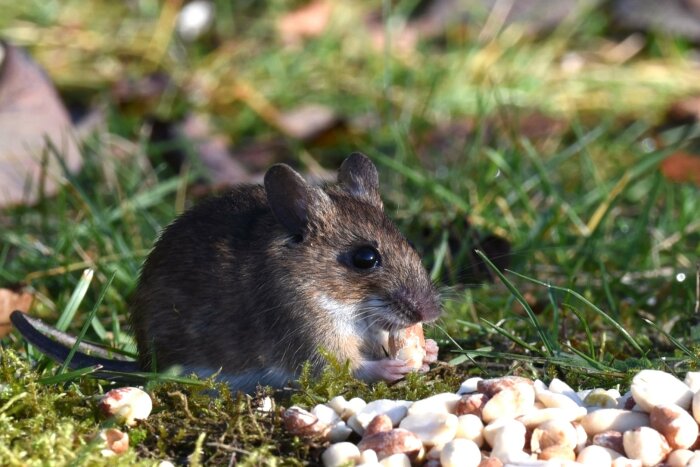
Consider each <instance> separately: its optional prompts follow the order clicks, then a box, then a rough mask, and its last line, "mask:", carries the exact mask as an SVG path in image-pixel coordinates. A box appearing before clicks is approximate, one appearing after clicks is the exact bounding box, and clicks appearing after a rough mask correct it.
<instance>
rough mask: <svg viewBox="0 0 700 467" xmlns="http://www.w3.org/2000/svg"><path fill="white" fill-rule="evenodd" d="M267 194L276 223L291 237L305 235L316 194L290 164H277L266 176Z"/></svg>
mask: <svg viewBox="0 0 700 467" xmlns="http://www.w3.org/2000/svg"><path fill="white" fill-rule="evenodd" d="M265 193H266V194H267V202H268V204H269V205H270V209H272V213H273V214H274V215H275V219H277V221H278V222H279V223H280V224H282V225H283V226H284V228H285V229H287V231H289V233H291V234H292V235H302V234H303V233H304V231H305V230H306V227H307V226H308V224H309V213H310V211H311V209H312V207H313V206H312V205H313V203H314V197H315V196H316V193H315V192H314V190H313V188H311V186H309V184H308V183H306V180H304V179H303V178H302V177H301V175H299V174H298V173H297V172H295V171H294V169H292V168H291V167H290V166H288V165H287V164H275V165H273V166H272V167H270V168H269V169H268V170H267V172H265Z"/></svg>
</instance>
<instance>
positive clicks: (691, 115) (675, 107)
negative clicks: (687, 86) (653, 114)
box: [666, 96, 700, 125]
mask: <svg viewBox="0 0 700 467" xmlns="http://www.w3.org/2000/svg"><path fill="white" fill-rule="evenodd" d="M666 120H667V121H668V122H669V123H671V124H676V125H684V124H689V123H695V122H698V121H700V96H690V97H686V98H683V99H681V100H679V101H676V102H674V103H673V104H671V107H669V109H668V112H666Z"/></svg>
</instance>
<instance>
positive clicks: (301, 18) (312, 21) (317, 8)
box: [277, 0, 332, 45]
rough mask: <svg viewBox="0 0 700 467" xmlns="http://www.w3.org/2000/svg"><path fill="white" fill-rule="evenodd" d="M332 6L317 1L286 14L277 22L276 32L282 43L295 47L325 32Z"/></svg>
mask: <svg viewBox="0 0 700 467" xmlns="http://www.w3.org/2000/svg"><path fill="white" fill-rule="evenodd" d="M331 10H332V5H331V3H330V2H328V1H326V0H317V1H313V2H311V3H308V4H306V5H304V6H303V7H301V8H298V9H296V10H294V11H292V12H291V13H288V14H287V15H285V16H284V17H282V18H281V19H280V20H279V21H278V22H277V31H278V33H279V35H280V37H281V38H282V42H284V43H285V44H287V45H297V44H300V43H301V42H303V41H304V39H309V38H313V37H318V36H320V35H321V34H323V32H324V31H325V30H326V27H327V26H328V22H329V20H330V18H331Z"/></svg>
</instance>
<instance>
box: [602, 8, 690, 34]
mask: <svg viewBox="0 0 700 467" xmlns="http://www.w3.org/2000/svg"><path fill="white" fill-rule="evenodd" d="M611 12H612V17H613V20H614V21H615V23H616V25H617V26H618V27H620V28H622V29H626V30H632V31H645V32H649V31H651V32H662V33H665V34H668V35H671V36H676V37H684V38H686V39H689V40H691V41H695V42H700V6H698V2H697V0H664V1H663V2H659V1H658V0H615V1H613V2H612V4H611Z"/></svg>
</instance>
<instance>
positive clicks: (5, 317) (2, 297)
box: [0, 289, 34, 338]
mask: <svg viewBox="0 0 700 467" xmlns="http://www.w3.org/2000/svg"><path fill="white" fill-rule="evenodd" d="M33 300H34V296H33V295H32V294H31V293H29V292H26V291H23V290H20V291H15V290H11V289H0V338H2V337H5V336H6V335H8V334H9V333H10V331H11V330H12V325H11V324H10V314H11V313H12V312H13V311H15V310H20V311H24V312H27V311H28V310H29V307H30V306H32V301H33Z"/></svg>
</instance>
